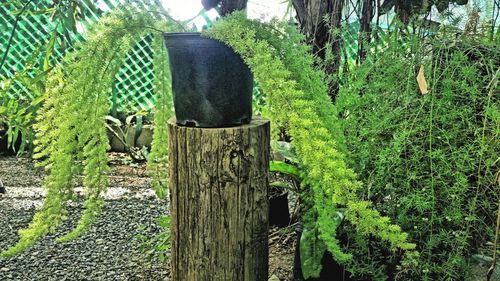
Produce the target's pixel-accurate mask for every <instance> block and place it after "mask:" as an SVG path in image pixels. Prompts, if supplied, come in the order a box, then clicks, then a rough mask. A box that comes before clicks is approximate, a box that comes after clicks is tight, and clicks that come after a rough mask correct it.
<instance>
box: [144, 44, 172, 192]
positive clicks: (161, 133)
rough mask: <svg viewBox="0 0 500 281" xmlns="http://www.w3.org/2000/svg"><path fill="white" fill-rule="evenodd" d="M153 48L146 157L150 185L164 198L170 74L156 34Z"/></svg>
mask: <svg viewBox="0 0 500 281" xmlns="http://www.w3.org/2000/svg"><path fill="white" fill-rule="evenodd" d="M154 49H155V50H156V51H157V52H158V54H157V55H156V56H155V57H154V66H155V77H156V83H155V87H156V89H155V90H156V107H155V110H154V112H155V114H154V123H155V129H154V132H153V142H152V144H151V153H150V154H149V159H148V169H149V171H150V173H151V175H152V178H153V179H152V182H151V184H152V186H153V188H154V190H155V192H156V195H157V196H158V197H159V198H165V197H166V196H167V193H168V186H167V181H168V174H167V173H168V132H167V122H168V119H169V118H170V117H171V116H173V110H172V108H173V105H172V92H171V81H170V79H171V75H170V66H169V63H168V60H167V58H168V56H167V53H166V52H167V50H166V48H165V44H164V43H163V38H161V37H159V36H157V37H156V38H155V41H154Z"/></svg>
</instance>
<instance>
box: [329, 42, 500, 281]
mask: <svg viewBox="0 0 500 281" xmlns="http://www.w3.org/2000/svg"><path fill="white" fill-rule="evenodd" d="M386 37H387V38H384V39H385V40H384V41H385V42H387V47H386V48H385V49H384V50H383V52H379V53H378V54H371V55H369V56H368V57H367V59H366V61H365V62H364V63H363V64H361V65H360V66H359V67H358V68H356V69H354V71H353V72H351V73H346V76H345V77H343V79H342V81H344V85H343V87H342V89H341V91H340V95H339V97H338V99H337V107H338V110H339V112H340V113H341V115H342V119H341V121H342V123H343V134H345V136H346V144H347V147H348V148H349V151H351V156H352V157H351V160H352V161H351V165H352V167H353V168H354V170H355V171H356V172H357V173H358V174H359V176H360V179H362V180H363V182H364V183H365V186H367V187H369V188H367V189H365V190H363V191H362V193H363V198H365V199H366V200H370V201H372V202H374V207H375V208H376V209H377V210H378V211H380V212H381V213H384V214H386V215H387V216H389V217H391V219H392V220H393V221H394V222H396V223H397V224H398V225H400V226H401V227H402V228H403V229H404V230H405V231H407V232H408V234H409V237H408V238H409V240H410V241H411V242H413V243H415V244H416V245H417V250H418V251H419V252H420V260H419V263H418V264H417V265H416V267H414V268H412V269H411V270H405V269H402V268H398V267H397V266H396V265H397V263H398V261H399V259H400V258H401V257H400V256H394V255H391V254H390V253H387V252H384V251H382V250H381V244H380V242H379V241H375V240H366V239H364V238H363V237H360V236H359V235H356V234H354V233H353V232H352V229H353V228H352V227H350V228H346V229H345V231H343V234H344V235H345V236H346V237H347V238H346V239H347V242H348V243H349V244H350V245H352V249H353V252H352V253H353V255H354V258H353V259H352V261H351V262H350V263H349V266H348V267H349V270H350V271H351V272H352V273H354V274H355V275H356V276H357V277H360V278H367V277H370V278H372V279H373V280H387V279H389V280H394V279H397V280H472V277H471V276H470V274H471V272H470V270H471V265H470V260H469V258H470V256H472V255H474V254H477V253H478V251H479V249H480V248H481V247H485V245H486V242H488V241H491V242H493V235H494V233H493V231H494V229H495V220H496V211H497V209H498V205H497V204H498V202H500V190H499V186H498V185H497V184H496V183H495V173H497V172H498V170H499V169H500V161H499V156H500V142H499V141H498V140H499V139H500V100H499V95H498V93H499V88H498V82H499V79H500V70H499V67H500V64H499V62H500V50H499V47H498V45H496V46H495V45H494V44H491V43H487V42H486V43H478V42H468V41H467V40H463V42H453V40H449V39H446V38H441V37H435V38H434V39H433V43H432V45H429V44H423V43H421V41H420V40H418V39H417V38H413V37H412V36H403V37H402V36H400V34H397V33H392V34H390V35H386ZM428 50H433V51H432V52H429V51H428ZM421 65H423V68H424V70H425V71H424V73H425V77H426V80H427V83H428V85H429V90H430V91H429V93H428V94H422V93H421V92H420V90H419V87H418V84H417V81H416V76H417V73H418V72H419V69H420V66H421ZM491 251H493V250H491ZM488 252H489V251H488Z"/></svg>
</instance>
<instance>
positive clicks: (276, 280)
mask: <svg viewBox="0 0 500 281" xmlns="http://www.w3.org/2000/svg"><path fill="white" fill-rule="evenodd" d="M269 281H280V279H279V278H278V276H276V275H273V276H271V278H269Z"/></svg>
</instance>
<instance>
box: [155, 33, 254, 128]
mask: <svg viewBox="0 0 500 281" xmlns="http://www.w3.org/2000/svg"><path fill="white" fill-rule="evenodd" d="M164 36H165V42H166V46H167V49H168V54H169V61H170V69H171V72H172V92H173V99H174V108H175V116H176V119H177V123H178V124H181V125H187V126H197V127H226V126H233V125H240V124H245V123H249V122H250V120H251V118H252V88H253V76H252V73H251V71H250V69H249V68H248V66H247V65H246V64H245V63H244V62H243V60H242V59H241V57H240V56H239V55H237V54H236V53H235V52H234V51H233V50H232V49H231V48H230V47H228V46H227V45H225V44H224V43H222V42H220V41H217V40H213V39H210V38H205V37H202V36H200V33H197V32H186V33H177V32H174V33H165V34H164Z"/></svg>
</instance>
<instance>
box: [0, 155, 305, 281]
mask: <svg viewBox="0 0 500 281" xmlns="http://www.w3.org/2000/svg"><path fill="white" fill-rule="evenodd" d="M121 157H123V155H116V154H113V155H111V158H112V159H114V160H112V161H111V166H112V174H111V176H110V188H109V191H108V192H107V193H106V195H105V199H106V206H105V208H104V210H103V212H102V214H101V215H100V217H99V218H98V220H97V222H96V223H94V224H93V225H92V227H91V228H90V229H89V230H88V232H86V233H85V234H84V235H83V236H81V237H80V238H78V239H76V240H74V241H71V242H68V243H63V244H59V243H57V244H56V243H55V242H54V238H55V237H59V236H61V235H62V234H64V233H67V232H68V231H69V230H71V229H72V228H73V227H74V226H75V224H76V222H77V220H78V218H79V214H80V213H81V204H80V203H81V202H72V204H70V208H69V213H70V215H69V219H68V220H67V221H65V222H64V223H63V225H62V226H61V227H60V228H59V230H58V231H57V233H55V234H54V235H48V236H46V237H44V238H42V239H40V241H38V242H37V243H36V244H35V245H34V246H33V247H31V248H30V249H28V250H27V251H25V252H24V253H21V254H20V255H17V256H15V257H12V258H9V259H2V258H0V281H11V280H12V281H14V280H20V281H28V280H44V281H45V280H57V281H62V280H151V281H154V280H165V279H166V278H167V276H168V266H166V265H165V264H161V263H158V262H151V261H148V259H147V258H145V257H144V256H143V255H141V253H140V251H139V244H140V242H139V241H138V240H137V239H135V237H136V235H137V234H138V233H141V231H144V230H140V227H141V226H154V224H155V223H154V219H155V218H157V217H160V216H162V215H165V214H167V213H168V210H167V204H166V202H160V201H159V200H158V199H156V198H155V196H154V193H153V192H152V191H151V188H150V186H149V182H150V179H149V178H148V177H147V174H146V171H145V166H144V165H135V166H131V165H128V164H124V162H123V160H122V159H123V158H121ZM43 175H44V173H43V171H42V170H40V169H37V168H35V167H34V166H33V163H32V162H31V161H29V160H27V159H19V160H18V159H16V158H13V157H3V158H0V180H1V181H2V182H3V184H4V186H5V187H6V189H7V193H6V194H0V250H3V249H6V248H7V247H8V246H9V245H13V244H14V243H15V242H16V241H17V239H18V236H17V230H18V229H20V228H23V227H26V226H27V225H28V223H29V222H30V221H31V218H32V216H33V214H34V212H35V211H36V209H37V208H38V207H39V206H40V204H41V200H42V199H43V196H44V191H43V189H42V188H41V187H42V179H43ZM80 190H81V189H80ZM152 229H155V228H154V227H153V228H152ZM273 231H274V232H272V233H270V275H269V276H272V275H275V276H276V277H278V279H279V280H281V281H285V280H291V272H292V264H293V249H294V246H293V245H294V243H295V241H294V239H293V238H290V237H289V236H288V235H287V234H286V233H287V232H286V231H283V229H281V230H280V231H279V234H277V233H278V232H277V231H276V230H273ZM282 233H285V234H282ZM277 237H278V238H277Z"/></svg>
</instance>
